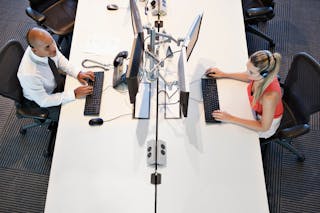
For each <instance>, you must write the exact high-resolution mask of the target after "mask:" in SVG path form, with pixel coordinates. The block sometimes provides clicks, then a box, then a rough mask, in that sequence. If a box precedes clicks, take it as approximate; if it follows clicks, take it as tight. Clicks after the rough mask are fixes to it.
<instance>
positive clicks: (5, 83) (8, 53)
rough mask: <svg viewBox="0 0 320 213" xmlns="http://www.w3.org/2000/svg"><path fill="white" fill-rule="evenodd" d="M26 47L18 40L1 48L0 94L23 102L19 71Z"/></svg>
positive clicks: (9, 42) (11, 41)
mask: <svg viewBox="0 0 320 213" xmlns="http://www.w3.org/2000/svg"><path fill="white" fill-rule="evenodd" d="M23 54H24V49H23V47H22V46H21V44H20V43H19V42H18V41H15V40H10V41H8V42H7V43H6V44H5V45H4V46H3V47H2V48H1V50H0V95H2V96H4V97H7V98H10V99H13V100H14V101H16V102H18V103H21V101H22V99H23V94H22V88H21V85H20V82H19V79H18V77H17V72H18V69H19V65H20V62H21V59H22V57H23Z"/></svg>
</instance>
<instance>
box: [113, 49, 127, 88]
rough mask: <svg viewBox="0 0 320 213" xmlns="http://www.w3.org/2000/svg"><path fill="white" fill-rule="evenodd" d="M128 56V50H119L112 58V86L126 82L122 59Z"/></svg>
mask: <svg viewBox="0 0 320 213" xmlns="http://www.w3.org/2000/svg"><path fill="white" fill-rule="evenodd" d="M127 57H128V51H121V52H119V53H118V54H117V55H116V57H115V58H114V60H113V66H114V69H113V82H112V86H113V88H116V87H117V86H118V85H119V84H121V83H126V73H125V72H126V70H127V69H126V67H123V60H124V59H126V58H127Z"/></svg>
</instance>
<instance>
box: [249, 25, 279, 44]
mask: <svg viewBox="0 0 320 213" xmlns="http://www.w3.org/2000/svg"><path fill="white" fill-rule="evenodd" d="M246 31H247V32H249V33H252V34H255V35H257V36H259V37H261V38H263V39H265V40H267V41H268V42H269V47H270V48H274V47H275V46H276V44H275V43H274V41H273V39H272V38H270V37H269V36H267V35H266V34H264V33H263V32H261V31H259V30H257V29H255V28H254V27H253V26H251V25H248V24H247V25H246Z"/></svg>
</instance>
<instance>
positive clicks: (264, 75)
mask: <svg viewBox="0 0 320 213" xmlns="http://www.w3.org/2000/svg"><path fill="white" fill-rule="evenodd" d="M266 55H267V56H268V66H267V68H265V69H264V70H262V71H261V72H260V75H261V76H262V77H263V78H266V77H267V76H268V74H269V68H270V55H269V52H267V51H266Z"/></svg>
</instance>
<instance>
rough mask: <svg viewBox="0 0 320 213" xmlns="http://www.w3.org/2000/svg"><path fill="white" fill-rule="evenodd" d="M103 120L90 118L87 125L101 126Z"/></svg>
mask: <svg viewBox="0 0 320 213" xmlns="http://www.w3.org/2000/svg"><path fill="white" fill-rule="evenodd" d="M103 122H104V121H103V119H102V118H92V119H91V120H90V121H89V125H90V126H100V125H102V124H103Z"/></svg>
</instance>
